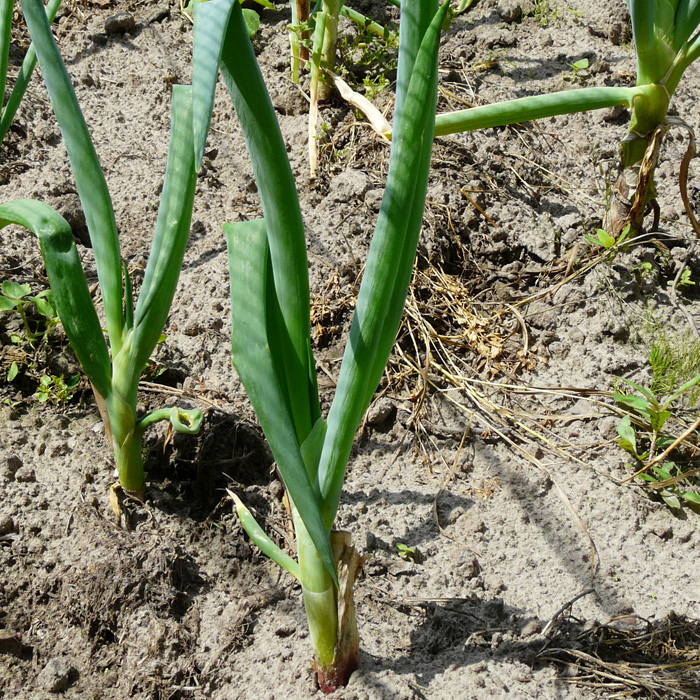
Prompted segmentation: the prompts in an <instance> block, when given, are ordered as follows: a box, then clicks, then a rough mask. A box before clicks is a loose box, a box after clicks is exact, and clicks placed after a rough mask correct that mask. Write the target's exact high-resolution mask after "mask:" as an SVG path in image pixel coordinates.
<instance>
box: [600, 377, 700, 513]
mask: <svg viewBox="0 0 700 700" xmlns="http://www.w3.org/2000/svg"><path fill="white" fill-rule="evenodd" d="M622 381H624V382H625V383H627V384H628V385H629V386H631V387H632V388H633V389H634V390H635V391H636V392H637V394H634V395H630V394H622V393H615V394H614V395H613V396H614V399H615V401H616V402H617V403H618V404H619V405H620V406H622V407H623V408H625V409H627V410H628V411H630V413H629V414H628V415H626V416H624V417H623V418H622V419H621V420H620V422H619V423H618V426H617V432H618V435H619V436H620V438H619V441H618V442H619V444H620V447H622V449H623V450H625V451H626V452H628V453H629V454H630V455H632V456H633V457H634V459H635V461H636V463H637V464H636V467H637V468H636V471H635V476H636V477H638V478H639V479H641V480H642V481H644V482H646V484H647V486H648V488H649V489H650V490H651V491H653V492H655V493H656V494H657V495H658V496H659V497H660V498H661V499H662V500H663V501H664V502H665V503H666V505H668V506H669V507H670V508H672V509H674V510H677V511H682V510H683V506H684V505H694V506H700V494H699V493H697V492H696V491H694V490H692V489H691V487H692V486H693V485H694V483H693V481H692V480H691V478H692V477H694V476H695V474H696V473H697V472H698V471H700V469H697V468H691V469H685V471H684V469H683V467H682V466H681V465H680V464H678V463H677V462H679V461H680V460H681V459H683V458H684V456H683V454H682V453H681V444H680V441H679V439H678V438H676V437H674V436H672V435H671V434H670V433H668V432H667V431H666V425H667V423H668V421H669V420H670V419H672V418H673V417H674V416H673V412H672V411H671V410H670V408H671V404H673V403H674V402H675V401H676V400H677V399H678V398H680V397H681V396H682V395H684V394H686V393H687V392H689V391H691V390H692V389H693V388H695V387H696V386H697V385H698V384H700V374H698V375H696V376H695V377H693V378H692V379H691V380H690V381H687V382H686V383H685V384H683V385H682V386H681V387H679V388H678V389H677V390H676V391H674V392H673V393H672V394H671V395H670V396H668V397H667V398H666V399H665V400H664V401H659V399H658V398H657V396H656V395H655V394H654V393H653V392H652V391H651V390H650V389H647V388H646V387H643V386H640V385H639V384H635V383H634V382H631V381H629V380H628V379H622ZM633 419H634V422H633ZM687 432H688V431H687V430H686V433H687ZM691 432H695V431H691ZM686 437H689V435H686ZM686 466H687V465H686Z"/></svg>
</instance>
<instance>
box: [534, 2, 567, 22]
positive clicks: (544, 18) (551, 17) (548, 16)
mask: <svg viewBox="0 0 700 700" xmlns="http://www.w3.org/2000/svg"><path fill="white" fill-rule="evenodd" d="M533 5H534V8H533V9H532V11H531V12H529V13H528V14H529V15H530V17H533V18H534V20H535V21H536V22H537V24H539V25H540V26H541V27H550V26H551V25H552V23H553V22H554V21H555V20H556V19H557V17H558V16H559V10H558V9H557V8H553V7H552V4H551V2H550V0H534V2H533Z"/></svg>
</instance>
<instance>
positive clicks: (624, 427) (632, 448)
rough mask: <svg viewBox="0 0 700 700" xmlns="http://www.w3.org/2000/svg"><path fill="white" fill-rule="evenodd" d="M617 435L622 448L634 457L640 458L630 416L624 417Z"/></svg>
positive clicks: (618, 426) (618, 427) (618, 425)
mask: <svg viewBox="0 0 700 700" xmlns="http://www.w3.org/2000/svg"><path fill="white" fill-rule="evenodd" d="M617 434H618V435H619V436H620V440H619V443H620V447H622V449H623V450H626V451H627V452H629V453H630V454H632V455H633V456H634V457H637V458H639V455H638V454H637V439H636V435H635V432H634V428H633V427H632V424H631V421H630V417H629V416H624V417H623V418H622V420H621V421H620V422H619V423H618V424H617Z"/></svg>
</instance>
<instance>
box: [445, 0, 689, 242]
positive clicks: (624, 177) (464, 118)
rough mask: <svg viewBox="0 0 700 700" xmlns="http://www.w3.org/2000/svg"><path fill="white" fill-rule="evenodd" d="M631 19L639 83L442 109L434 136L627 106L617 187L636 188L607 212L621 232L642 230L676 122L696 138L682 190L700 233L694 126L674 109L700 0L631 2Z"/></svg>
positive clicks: (610, 226)
mask: <svg viewBox="0 0 700 700" xmlns="http://www.w3.org/2000/svg"><path fill="white" fill-rule="evenodd" d="M626 2H627V7H628V8H629V12H630V16H631V18H632V31H633V34H634V41H635V47H636V55H637V80H636V85H635V86H634V87H590V88H581V89H575V90H565V91H562V92H555V93H551V94H547V95H534V96H532V97H522V98H519V99H516V100H510V101H507V102H499V103H497V104H490V105H485V106H481V107H473V108H471V109H466V110H460V111H457V112H450V113H446V114H440V115H438V116H437V117H436V119H435V135H436V136H443V135H446V134H454V133H458V132H462V131H474V130H476V129H486V128H490V127H497V126H506V125H508V124H516V123H519V122H525V121H531V120H533V119H543V118H545V117H552V116H556V115H560V114H572V113H575V112H587V111H589V110H594V109H602V108H605V107H614V106H618V105H622V106H625V107H628V108H629V109H630V110H631V113H632V114H631V121H630V126H629V131H628V133H627V136H626V137H625V138H624V139H623V141H622V143H621V148H620V177H619V179H618V182H617V186H616V190H617V192H618V193H619V195H620V198H621V199H626V198H627V196H628V194H629V189H630V188H634V197H633V201H632V202H627V201H622V202H621V205H622V206H621V210H620V209H618V208H615V209H614V210H611V211H610V212H609V217H608V221H607V222H606V226H605V228H606V230H607V231H609V232H610V233H612V234H613V235H614V236H618V235H619V234H620V233H621V232H622V231H623V230H624V229H625V228H626V226H627V225H629V224H631V225H632V228H633V230H639V229H640V228H641V225H642V220H643V216H644V213H645V209H646V205H647V204H648V203H649V202H651V201H652V200H653V199H654V196H655V188H654V183H653V174H654V167H655V165H656V160H657V158H658V152H659V146H660V144H661V140H662V139H663V136H664V135H665V134H666V133H667V131H668V130H669V129H670V128H672V127H674V126H681V127H683V128H685V129H686V130H688V132H689V134H690V143H689V147H688V152H687V153H686V156H685V158H684V159H683V163H682V165H681V177H680V181H681V182H680V184H681V195H682V197H683V201H684V204H685V207H686V211H687V213H688V217H689V218H690V220H691V223H692V224H693V226H694V228H695V231H696V233H698V235H700V226H698V224H697V222H696V220H695V217H694V215H693V212H692V210H691V208H690V205H689V202H688V198H687V193H686V179H687V170H688V163H689V161H690V159H691V158H693V157H694V156H695V138H694V134H693V133H692V130H691V129H690V127H689V126H688V125H687V124H685V122H683V121H681V120H680V119H678V118H677V117H669V116H668V108H669V104H670V101H671V98H672V96H673V93H674V92H675V90H676V88H677V87H678V85H679V83H680V81H681V79H682V76H683V73H684V72H685V70H686V69H687V68H688V66H690V64H691V63H693V61H695V60H696V59H697V58H698V56H699V55H700V32H699V31H698V26H699V25H700V2H698V0H626Z"/></svg>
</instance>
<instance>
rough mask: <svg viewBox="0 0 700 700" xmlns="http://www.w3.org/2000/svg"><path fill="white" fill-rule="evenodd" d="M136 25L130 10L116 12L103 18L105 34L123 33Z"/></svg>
mask: <svg viewBox="0 0 700 700" xmlns="http://www.w3.org/2000/svg"><path fill="white" fill-rule="evenodd" d="M135 25H136V21H135V20H134V15H132V14H131V12H117V14H115V15H111V16H109V17H107V19H106V20H105V34H123V33H124V32H128V31H129V30H130V29H133V28H134V26H135Z"/></svg>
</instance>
